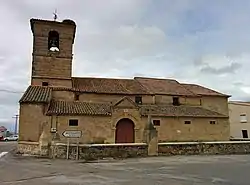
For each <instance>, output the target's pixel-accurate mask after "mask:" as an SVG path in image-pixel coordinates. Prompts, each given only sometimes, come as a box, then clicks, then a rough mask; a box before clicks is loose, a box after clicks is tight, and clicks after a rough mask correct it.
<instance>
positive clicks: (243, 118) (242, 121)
mask: <svg viewBox="0 0 250 185" xmlns="http://www.w3.org/2000/svg"><path fill="white" fill-rule="evenodd" d="M240 122H241V123H246V122H247V115H246V114H241V115H240Z"/></svg>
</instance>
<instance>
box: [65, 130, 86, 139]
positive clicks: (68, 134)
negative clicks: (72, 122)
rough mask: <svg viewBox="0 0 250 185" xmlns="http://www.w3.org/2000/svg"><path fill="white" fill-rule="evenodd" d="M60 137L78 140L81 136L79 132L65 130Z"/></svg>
mask: <svg viewBox="0 0 250 185" xmlns="http://www.w3.org/2000/svg"><path fill="white" fill-rule="evenodd" d="M62 135H63V136H64V137H67V138H79V137H81V136H82V131H80V130H65V131H64V132H63V133H62Z"/></svg>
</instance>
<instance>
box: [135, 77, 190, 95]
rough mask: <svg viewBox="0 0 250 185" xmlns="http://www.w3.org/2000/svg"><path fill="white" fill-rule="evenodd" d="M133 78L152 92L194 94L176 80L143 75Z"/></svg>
mask: <svg viewBox="0 0 250 185" xmlns="http://www.w3.org/2000/svg"><path fill="white" fill-rule="evenodd" d="M134 79H135V80H136V81H138V82H140V83H141V84H142V85H143V86H144V87H145V88H146V89H147V90H148V91H149V92H151V93H153V94H162V95H176V96H180V95H181V96H182V95H184V96H195V94H194V93H193V92H191V91H189V90H188V89H186V88H185V87H183V86H182V85H181V84H180V83H179V82H177V81H176V80H172V79H159V78H143V77H135V78H134Z"/></svg>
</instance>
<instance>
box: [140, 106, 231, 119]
mask: <svg viewBox="0 0 250 185" xmlns="http://www.w3.org/2000/svg"><path fill="white" fill-rule="evenodd" d="M140 107H141V108H140V111H141V114H142V115H143V116H146V115H149V114H151V115H153V116H163V117H176V116H177V117H225V118H227V117H228V116H226V115H222V114H220V113H217V112H214V111H211V110H208V109H204V108H202V107H199V106H187V105H181V106H173V105H142V106H140Z"/></svg>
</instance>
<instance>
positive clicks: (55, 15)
mask: <svg viewBox="0 0 250 185" xmlns="http://www.w3.org/2000/svg"><path fill="white" fill-rule="evenodd" d="M53 14H54V21H56V19H57V11H56V9H55V12H54V13H53Z"/></svg>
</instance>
